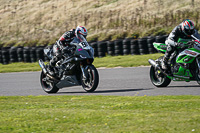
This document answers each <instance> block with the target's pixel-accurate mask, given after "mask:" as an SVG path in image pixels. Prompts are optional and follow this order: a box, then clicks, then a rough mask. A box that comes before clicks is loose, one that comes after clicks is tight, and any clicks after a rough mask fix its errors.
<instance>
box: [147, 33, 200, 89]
mask: <svg viewBox="0 0 200 133" xmlns="http://www.w3.org/2000/svg"><path fill="white" fill-rule="evenodd" d="M192 38H193V39H192V40H188V39H181V38H180V39H179V40H178V42H182V43H185V44H186V47H185V48H180V47H179V48H177V49H176V50H175V52H174V53H173V54H172V55H171V57H170V59H169V61H168V66H169V69H168V71H165V70H163V69H162V68H161V60H162V58H163V56H161V57H159V58H158V59H157V60H155V61H154V60H152V59H149V63H150V64H151V68H150V79H151V82H152V83H153V85H155V86H156V87H167V86H168V85H169V84H170V82H171V80H173V81H186V82H190V81H197V83H198V84H199V85H200V41H199V40H198V39H197V38H196V37H195V36H192ZM153 45H154V47H155V48H156V49H157V50H158V51H160V52H161V53H165V51H166V49H167V45H166V44H163V43H153Z"/></svg>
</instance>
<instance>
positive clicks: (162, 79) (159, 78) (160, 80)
mask: <svg viewBox="0 0 200 133" xmlns="http://www.w3.org/2000/svg"><path fill="white" fill-rule="evenodd" d="M158 73H159V72H158V70H155V68H154V67H153V66H151V68H150V79H151V82H152V84H153V85H154V86H156V87H167V86H168V85H169V84H170V82H171V79H169V78H168V77H167V76H165V75H164V74H161V75H158Z"/></svg>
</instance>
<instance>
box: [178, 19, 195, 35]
mask: <svg viewBox="0 0 200 133" xmlns="http://www.w3.org/2000/svg"><path fill="white" fill-rule="evenodd" d="M194 27H195V26H194V22H193V21H192V20H189V19H186V20H184V21H183V22H182V24H181V29H182V31H183V33H184V34H185V35H186V36H190V35H192V34H194Z"/></svg>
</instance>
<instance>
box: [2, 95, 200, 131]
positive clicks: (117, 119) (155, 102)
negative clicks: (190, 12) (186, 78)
mask: <svg viewBox="0 0 200 133" xmlns="http://www.w3.org/2000/svg"><path fill="white" fill-rule="evenodd" d="M0 110H1V111H0V133H5V132H13V133H15V132H17V133H20V132H23V133H24V132H29V133H30V132H43V133H46V132H57V133H58V132H94V133H98V132H107V133H110V132H116V133H121V132H136V133H137V132H138V133H142V132H144V133H147V132H156V133H158V132H159V133H175V132H178V133H188V132H199V131H200V122H199V121H200V114H199V112H200V96H141V97H136V96H132V97H129V96H125V97H121V96H1V97H0Z"/></svg>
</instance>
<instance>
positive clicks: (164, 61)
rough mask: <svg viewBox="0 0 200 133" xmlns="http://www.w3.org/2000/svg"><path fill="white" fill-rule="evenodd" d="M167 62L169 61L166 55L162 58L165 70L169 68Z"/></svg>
mask: <svg viewBox="0 0 200 133" xmlns="http://www.w3.org/2000/svg"><path fill="white" fill-rule="evenodd" d="M167 62H168V60H167V59H166V57H164V58H163V59H162V60H161V68H162V69H163V70H167V68H168V66H167Z"/></svg>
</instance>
